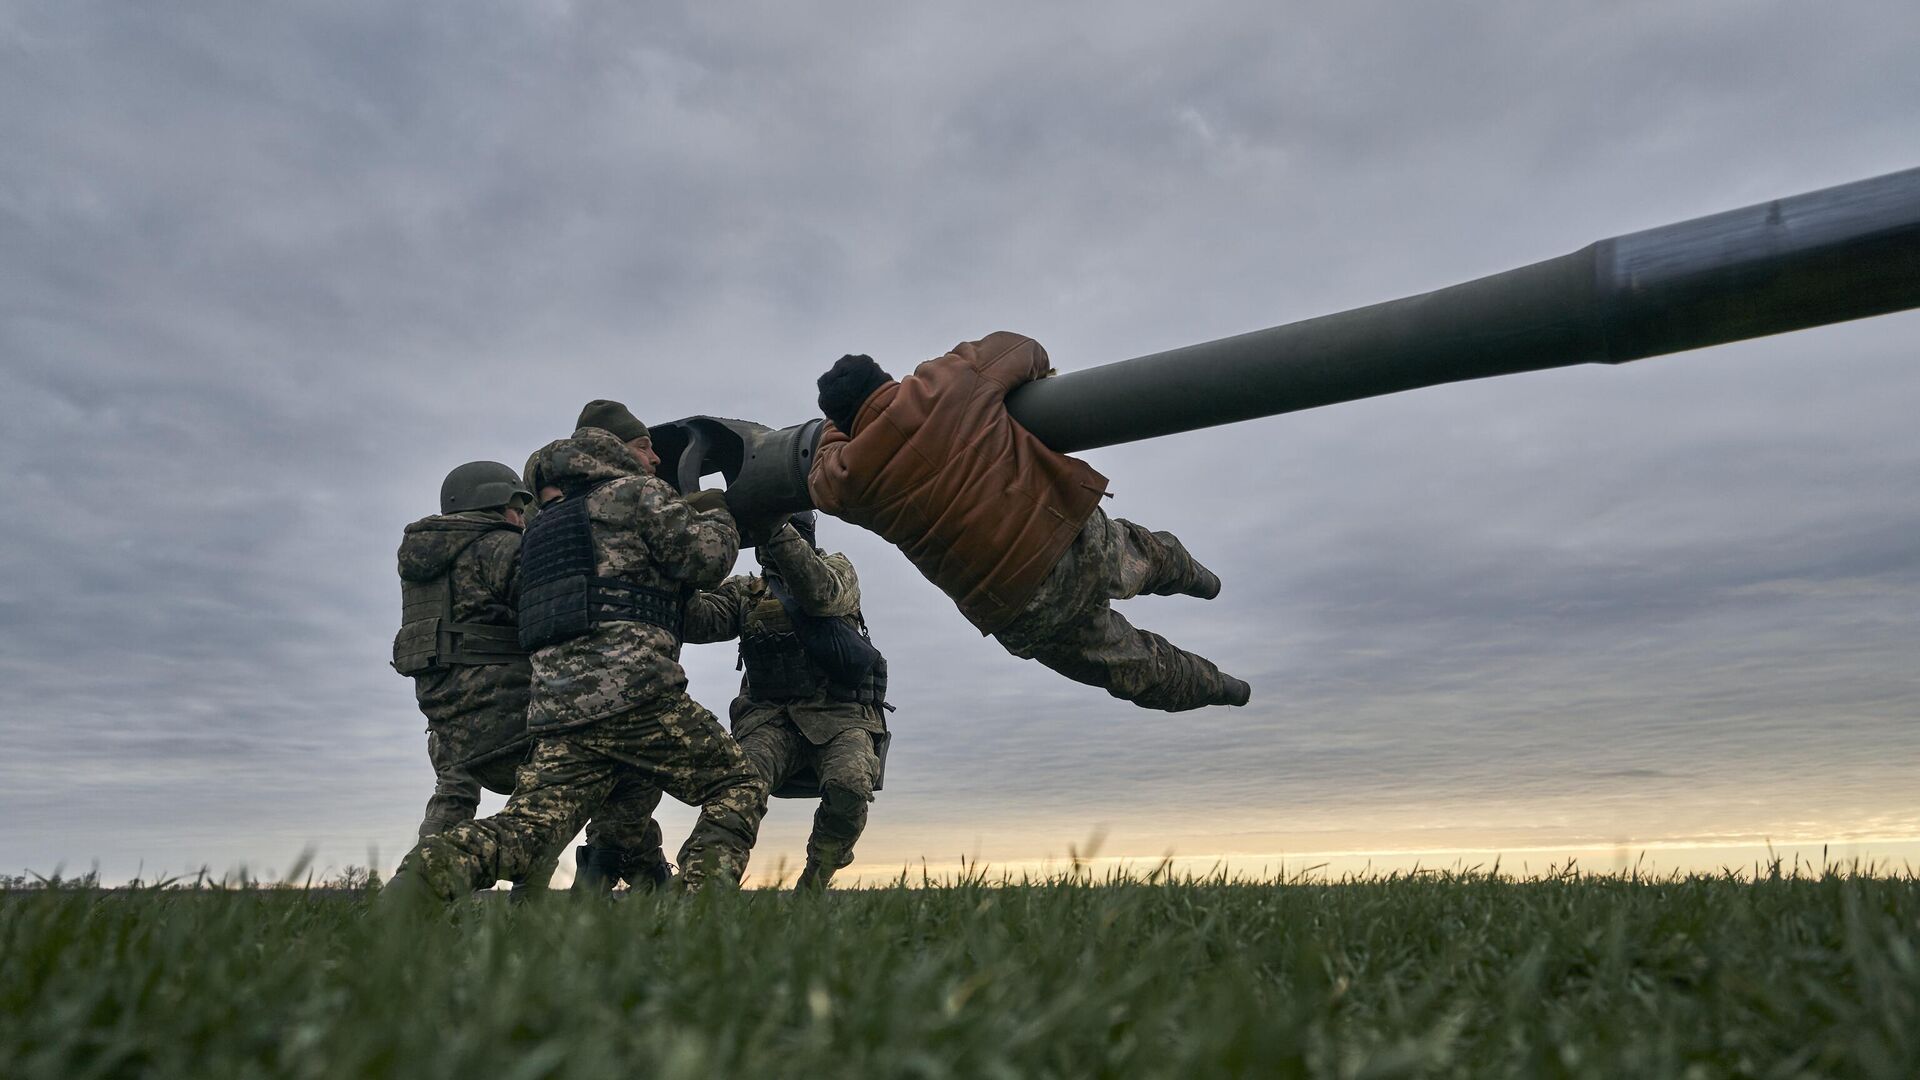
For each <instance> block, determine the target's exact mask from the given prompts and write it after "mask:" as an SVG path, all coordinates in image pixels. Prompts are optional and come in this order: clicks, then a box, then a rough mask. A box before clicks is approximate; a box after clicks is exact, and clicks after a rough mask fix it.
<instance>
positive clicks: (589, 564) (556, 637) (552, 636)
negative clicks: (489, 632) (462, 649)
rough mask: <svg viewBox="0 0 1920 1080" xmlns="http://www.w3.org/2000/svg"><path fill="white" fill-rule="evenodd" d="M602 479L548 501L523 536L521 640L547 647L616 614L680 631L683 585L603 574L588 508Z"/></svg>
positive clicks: (534, 646)
mask: <svg viewBox="0 0 1920 1080" xmlns="http://www.w3.org/2000/svg"><path fill="white" fill-rule="evenodd" d="M612 482H613V481H611V480H609V481H606V483H612ZM598 487H599V485H595V486H594V488H590V489H586V490H582V491H577V492H571V493H569V494H568V495H567V496H566V497H565V498H563V499H561V500H560V501H558V502H553V503H549V504H547V505H546V506H545V507H542V508H541V510H540V513H539V514H538V515H536V516H535V517H534V519H533V523H532V524H530V525H528V526H527V531H526V535H525V536H524V537H522V538H521V541H520V635H519V641H520V646H521V648H524V649H527V650H528V651H532V650H534V649H542V648H545V647H546V646H548V645H554V644H557V643H559V642H562V641H569V640H572V639H573V638H577V637H581V636H583V635H585V634H587V633H589V632H591V631H592V630H593V628H594V627H595V626H597V625H599V624H600V623H609V622H640V623H648V624H651V625H653V626H658V627H660V628H662V629H664V630H666V631H667V632H668V633H670V634H672V635H673V636H674V640H675V641H678V640H679V638H680V619H681V615H682V611H683V607H684V605H683V604H682V603H681V597H680V594H679V593H678V592H669V591H667V590H665V589H654V588H649V587H647V586H645V585H636V584H634V583H633V582H630V581H622V580H621V579H619V578H611V577H601V576H600V575H599V573H598V570H599V568H600V559H599V547H598V545H597V544H596V543H595V542H594V537H593V520H592V519H591V518H590V517H588V516H587V500H588V498H589V497H590V496H591V495H592V494H593V491H594V490H595V489H597V488H598Z"/></svg>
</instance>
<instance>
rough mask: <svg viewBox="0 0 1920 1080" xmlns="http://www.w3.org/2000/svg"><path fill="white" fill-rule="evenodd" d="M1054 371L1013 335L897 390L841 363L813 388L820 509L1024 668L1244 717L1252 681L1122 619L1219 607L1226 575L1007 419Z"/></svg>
mask: <svg viewBox="0 0 1920 1080" xmlns="http://www.w3.org/2000/svg"><path fill="white" fill-rule="evenodd" d="M1051 373H1052V369H1051V368H1050V367H1049V366H1048V364H1047V353H1046V350H1044V349H1042V348H1041V347H1040V344H1039V342H1036V341H1034V340H1033V339H1031V338H1025V337H1021V336H1020V335H1018V334H1009V333H1004V332H1002V333H996V334H993V335H991V336H989V337H987V338H985V339H984V340H981V341H975V342H968V343H965V344H962V345H958V346H955V348H954V350H953V351H952V352H950V353H948V354H947V355H945V356H942V357H939V358H937V359H934V360H929V361H927V362H926V363H924V364H921V365H920V366H919V367H918V368H916V369H915V370H914V373H913V374H912V375H909V376H908V377H907V378H905V379H902V380H899V381H897V382H896V381H895V380H894V379H893V377H892V376H891V375H888V374H887V373H886V372H885V371H882V370H881V369H880V365H878V364H876V363H874V362H873V359H872V358H871V357H867V356H843V357H841V358H840V360H839V362H837V363H835V364H834V365H833V368H832V369H831V370H830V371H828V372H827V373H826V374H825V375H822V376H821V377H820V381H819V388H820V411H821V412H822V413H823V414H825V415H826V418H827V420H828V422H829V423H828V426H827V428H826V431H825V433H824V434H823V435H822V436H821V439H820V447H819V449H818V451H816V452H815V455H814V461H813V466H812V470H811V472H810V473H809V475H808V480H807V486H808V489H809V491H810V492H811V493H812V496H813V502H814V505H815V506H817V507H819V508H820V509H821V510H824V511H826V512H827V513H829V514H833V515H835V516H837V517H840V518H844V519H845V520H847V521H850V522H852V523H854V524H855V525H859V526H862V527H864V528H867V529H871V530H872V531H874V532H876V533H879V534H880V535H881V536H882V537H885V538H886V539H887V540H888V541H889V542H891V543H893V544H894V545H896V546H898V547H899V548H900V550H901V551H902V552H904V553H905V554H906V556H907V558H908V559H910V560H912V562H913V564H914V565H915V566H916V567H918V568H919V570H920V572H921V573H922V574H923V575H925V576H926V578H927V580H928V581H931V582H933V583H934V584H935V585H938V586H939V587H940V588H941V590H943V591H944V592H945V593H946V594H947V595H948V596H950V597H952V598H953V601H954V603H955V604H957V605H958V606H959V608H960V612H961V614H963V615H965V616H966V617H967V619H968V620H969V621H970V622H972V623H973V624H974V626H976V627H978V628H979V630H980V632H981V633H983V634H991V635H993V636H994V638H995V639H996V640H998V641H999V642H1000V644H1001V645H1002V646H1004V647H1005V648H1006V650H1007V651H1008V652H1011V653H1012V654H1014V655H1015V656H1020V657H1025V658H1027V659H1033V660H1038V661H1040V662H1041V663H1042V664H1045V665H1046V666H1047V667H1049V668H1052V669H1053V670H1055V671H1057V672H1059V673H1060V674H1062V675H1065V676H1066V677H1067V678H1069V679H1073V680H1074V681H1076V682H1083V683H1087V684H1090V685H1093V686H1100V687H1105V688H1106V690H1107V692H1108V693H1110V694H1112V695H1113V696H1114V697H1117V698H1123V699H1125V700H1128V701H1131V702H1133V703H1134V704H1136V705H1139V706H1142V707H1144V708H1149V709H1164V710H1166V711H1168V712H1180V711H1182V710H1186V709H1196V708H1199V707H1201V706H1203V705H1245V704H1246V703H1247V701H1248V698H1249V697H1250V696H1251V690H1250V689H1249V688H1248V686H1247V684H1246V683H1244V682H1241V681H1240V680H1239V679H1236V678H1234V677H1232V676H1231V675H1227V674H1224V673H1223V672H1221V671H1220V669H1219V668H1217V667H1215V666H1214V665H1213V662H1212V661H1210V660H1207V659H1206V658H1205V657H1202V656H1197V655H1195V654H1193V653H1190V652H1186V651H1184V650H1182V649H1179V648H1177V647H1175V646H1174V645H1173V644H1172V643H1170V642H1168V641H1167V640H1166V639H1165V638H1163V637H1161V636H1159V635H1158V634H1151V633H1148V632H1147V631H1145V630H1136V629H1134V627H1133V626H1132V625H1131V624H1130V623H1128V622H1127V620H1126V619H1125V618H1123V617H1121V616H1120V614H1119V613H1118V612H1115V611H1114V610H1113V609H1112V607H1111V602H1112V601H1114V600H1124V599H1127V598H1128V597H1132V596H1136V595H1139V594H1140V593H1153V594H1157V595H1161V596H1171V595H1174V594H1185V595H1188V596H1197V597H1200V598H1201V599H1205V600H1211V599H1212V598H1213V597H1215V596H1218V595H1219V593H1220V579H1219V578H1218V577H1215V576H1214V574H1213V572H1212V571H1210V570H1208V569H1207V568H1206V567H1204V566H1202V565H1200V563H1199V562H1198V561H1196V560H1195V559H1194V558H1193V556H1192V555H1189V554H1188V553H1187V549H1186V548H1185V547H1184V546H1183V545H1182V544H1181V543H1180V541H1179V540H1178V539H1176V538H1175V537H1174V536H1173V534H1171V533H1165V532H1149V531H1148V530H1146V529H1144V528H1142V527H1140V526H1139V525H1135V524H1134V523H1133V522H1131V521H1126V520H1123V519H1119V518H1109V517H1107V515H1106V513H1105V512H1104V511H1102V510H1101V509H1100V499H1101V497H1102V496H1103V495H1104V494H1106V490H1107V478H1106V477H1104V476H1101V475H1100V474H1099V473H1098V472H1095V471H1094V469H1093V467H1092V466H1090V465H1088V464H1087V463H1086V462H1083V461H1080V460H1079V459H1077V458H1072V457H1068V456H1067V455H1065V454H1061V453H1058V452H1056V451H1054V450H1051V449H1049V448H1048V447H1047V446H1046V445H1045V444H1043V443H1042V442H1040V440H1039V439H1037V438H1035V437H1034V436H1033V434H1032V433H1031V432H1029V431H1027V430H1026V429H1025V428H1023V427H1021V426H1020V425H1019V424H1018V423H1016V422H1015V421H1014V419H1013V417H1012V416H1010V415H1008V413H1007V409H1006V396H1007V394H1008V393H1010V392H1011V391H1012V390H1013V389H1014V388H1015V387H1017V386H1020V385H1021V384H1023V383H1026V382H1030V381H1032V380H1034V379H1038V378H1042V377H1044V376H1046V375H1049V374H1051Z"/></svg>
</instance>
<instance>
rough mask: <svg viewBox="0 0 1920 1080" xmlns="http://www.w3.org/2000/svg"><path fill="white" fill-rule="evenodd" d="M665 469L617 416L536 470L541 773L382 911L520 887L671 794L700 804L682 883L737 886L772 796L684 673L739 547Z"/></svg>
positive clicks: (529, 632)
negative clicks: (702, 619)
mask: <svg viewBox="0 0 1920 1080" xmlns="http://www.w3.org/2000/svg"><path fill="white" fill-rule="evenodd" d="M658 463H659V458H658V457H657V456H656V455H655V454H654V452H653V443H652V439H651V438H650V436H649V435H648V433H647V428H646V425H644V424H642V423H641V422H640V421H639V420H637V419H635V418H634V416H633V414H632V413H631V412H629V411H628V410H627V408H626V406H624V405H621V404H619V403H617V402H610V401H595V402H592V403H590V404H589V405H588V406H587V407H586V409H584V410H583V411H582V412H581V415H580V420H579V425H578V430H576V431H575V432H574V433H573V435H572V436H571V437H569V438H566V439H561V440H559V441H558V442H554V443H550V444H548V445H547V446H546V447H545V448H544V449H542V450H541V451H540V452H539V453H538V454H536V455H535V457H534V462H533V469H532V472H533V480H534V488H535V490H536V491H537V492H538V493H539V495H540V501H541V511H540V514H539V516H538V517H536V518H535V519H534V521H533V523H532V525H531V526H529V527H528V530H527V535H526V539H525V542H524V544H523V548H522V552H521V568H520V577H521V583H520V584H521V604H520V610H519V635H518V637H519V643H520V645H521V646H522V647H523V648H526V649H528V650H530V651H531V653H532V656H531V660H532V667H533V685H532V701H531V704H530V706H529V709H528V714H527V715H528V726H529V727H530V728H531V730H532V732H533V735H534V738H535V743H534V748H533V755H532V758H531V759H530V760H529V762H528V763H527V765H526V767H525V768H523V769H522V770H521V771H520V774H519V778H518V779H519V783H518V785H517V787H516V788H515V790H514V793H513V797H512V798H510V799H509V800H507V805H506V808H505V809H503V810H501V811H500V813H498V814H495V815H494V816H493V817H490V818H486V819H483V820H480V821H471V822H467V823H465V824H462V825H458V826H455V827H454V828H451V829H449V830H447V831H446V832H443V833H439V834H437V835H435V836H430V837H427V838H425V839H423V840H422V841H421V842H420V844H419V845H418V846H417V847H415V848H414V849H413V851H412V852H410V853H409V854H408V855H407V857H406V859H405V860H403V861H402V863H401V865H400V870H399V871H398V872H397V873H396V874H395V875H394V878H393V881H392V882H390V883H389V885H388V888H387V891H386V895H387V897H388V899H387V900H385V901H384V903H386V904H388V905H390V906H393V907H400V908H405V907H410V906H413V905H415V904H417V903H419V902H421V901H422V900H424V899H425V898H426V897H428V896H436V895H437V896H438V897H440V898H441V899H443V900H452V899H454V898H456V897H458V896H459V895H461V894H462V893H463V892H464V891H465V890H466V889H468V888H470V887H471V886H472V885H473V884H474V883H476V882H482V881H492V880H498V879H500V878H502V877H513V876H515V875H517V874H523V873H525V872H526V870H527V869H528V868H529V867H531V866H532V865H533V864H534V863H535V862H536V861H537V860H539V859H540V858H541V856H542V854H543V853H545V852H548V851H550V850H552V849H554V848H556V847H557V846H559V845H560V844H562V843H564V842H565V841H566V839H567V838H568V837H569V836H572V835H573V834H574V832H575V831H577V830H578V829H579V828H580V826H581V825H582V824H583V823H585V821H586V820H587V818H588V816H589V815H590V814H592V813H594V812H595V811H596V809H597V808H598V807H599V806H600V805H601V804H602V803H603V802H605V801H606V800H607V799H608V798H609V797H613V798H622V797H631V796H632V795H634V794H637V793H641V792H658V791H661V790H665V791H666V792H668V793H669V794H671V795H673V796H674V797H675V798H677V799H679V800H681V801H682V802H686V803H689V804H692V805H697V806H699V807H700V819H699V821H698V822H696V823H695V825H694V828H693V831H692V833H691V834H690V835H689V836H688V837H687V841H686V843H685V844H684V845H683V846H682V847H681V849H680V865H681V876H680V877H679V878H678V879H677V882H678V883H679V884H680V885H682V886H683V887H688V888H698V887H700V886H702V885H704V884H706V883H708V882H719V883H737V882H738V881H739V879H740V876H741V874H742V873H743V872H744V871H745V869H746V864H747V855H748V852H749V851H751V849H752V847H753V841H754V838H755V837H756V836H757V835H758V832H759V826H760V817H761V815H762V814H764V813H765V812H766V785H765V784H764V783H763V782H762V781H761V780H760V778H759V775H758V774H757V773H756V772H755V771H754V768H753V766H752V764H751V763H750V762H748V761H747V759H746V757H745V755H743V754H742V753H741V751H740V747H739V746H738V745H737V744H736V743H735V742H734V741H733V740H732V739H731V738H730V737H728V735H727V733H726V732H725V731H724V730H723V729H722V728H721V727H720V724H719V722H718V721H716V720H715V719H714V718H713V714H711V713H709V712H707V710H705V709H703V708H701V707H700V706H699V704H697V703H696V702H694V700H693V699H692V698H690V697H688V696H687V690H686V685H687V679H686V674H685V672H683V671H682V670H681V669H680V664H679V662H678V661H679V652H680V623H681V620H682V617H683V613H684V610H685V607H686V601H687V599H688V597H689V596H690V595H691V594H692V592H693V591H694V590H697V589H703V588H709V589H710V588H712V587H714V586H715V585H718V584H719V583H720V581H721V580H722V579H723V578H724V577H725V576H726V573H727V570H728V569H729V568H730V567H731V566H732V565H733V560H734V557H735V556H736V555H737V554H738V553H739V543H740V537H739V533H738V532H737V531H736V529H735V527H734V524H733V519H732V518H731V517H730V516H729V515H728V514H727V512H726V508H725V504H724V502H723V501H722V500H721V499H720V498H719V497H718V493H714V494H713V495H711V496H708V497H705V498H702V497H700V496H699V495H698V494H696V497H695V500H694V501H692V502H689V501H688V500H684V499H682V498H681V497H680V496H679V495H678V494H677V493H676V492H675V491H674V490H673V488H671V487H669V486H668V485H667V484H666V483H665V482H663V481H661V480H658V479H655V478H654V476H653V470H654V467H655V466H656V465H657V464H658Z"/></svg>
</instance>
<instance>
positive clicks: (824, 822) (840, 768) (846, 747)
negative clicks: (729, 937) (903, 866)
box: [802, 729, 880, 887]
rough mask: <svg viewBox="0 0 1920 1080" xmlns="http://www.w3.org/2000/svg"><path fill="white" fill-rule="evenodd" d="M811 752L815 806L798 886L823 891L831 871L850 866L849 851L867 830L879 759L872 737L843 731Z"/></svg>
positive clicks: (858, 732) (852, 731) (852, 730)
mask: <svg viewBox="0 0 1920 1080" xmlns="http://www.w3.org/2000/svg"><path fill="white" fill-rule="evenodd" d="M814 750H815V754H816V758H815V761H816V764H815V766H814V767H815V769H816V770H818V772H819V773H820V805H819V806H818V807H816V808H815V809H814V811H813V832H812V833H811V834H810V835H809V836H808V837H807V869H806V872H805V873H803V874H802V878H803V881H802V884H803V885H806V886H811V887H824V886H825V885H826V884H827V882H828V880H829V879H831V878H832V877H833V872H834V871H835V870H838V869H840V868H841V867H843V866H846V865H847V864H848V863H851V862H852V861H853V845H854V843H855V842H857V841H858V840H859V839H860V833H861V832H862V831H864V830H865V829H866V827H867V804H868V803H871V802H872V801H873V785H874V781H876V780H878V779H879V777H880V757H879V755H877V754H875V753H874V752H873V736H872V735H870V734H868V733H867V732H865V731H861V730H858V729H849V730H847V731H842V732H841V733H840V734H838V735H835V736H834V737H833V739H832V741H830V742H828V743H827V744H826V745H825V746H821V747H816V748H814Z"/></svg>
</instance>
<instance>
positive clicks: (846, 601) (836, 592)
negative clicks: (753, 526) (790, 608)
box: [761, 524, 860, 616]
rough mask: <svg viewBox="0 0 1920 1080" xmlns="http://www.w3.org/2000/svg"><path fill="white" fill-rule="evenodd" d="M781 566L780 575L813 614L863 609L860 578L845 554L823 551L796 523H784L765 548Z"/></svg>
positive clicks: (775, 562) (804, 607)
mask: <svg viewBox="0 0 1920 1080" xmlns="http://www.w3.org/2000/svg"><path fill="white" fill-rule="evenodd" d="M761 552H762V555H763V556H764V557H765V558H767V559H768V561H770V562H772V563H773V565H774V566H777V567H779V568H780V578H781V580H782V581H784V582H786V585H787V588H788V589H789V590H791V591H792V593H793V598H794V599H795V600H796V601H798V602H799V604H800V608H801V610H803V611H805V612H806V613H807V614H809V615H820V616H831V615H851V614H853V613H854V612H856V611H858V610H860V579H859V578H858V577H856V576H855V575H854V572H853V563H851V562H849V561H848V560H847V557H846V556H845V555H838V554H835V555H822V554H821V553H820V552H818V551H815V550H814V549H813V545H812V544H809V543H807V541H806V538H805V537H803V536H801V535H800V533H799V532H798V531H797V530H795V529H794V527H793V526H792V525H788V524H782V525H781V526H780V528H779V530H778V531H776V532H775V533H774V534H773V539H771V540H769V541H767V543H766V545H765V546H764V547H762V548H761Z"/></svg>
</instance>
